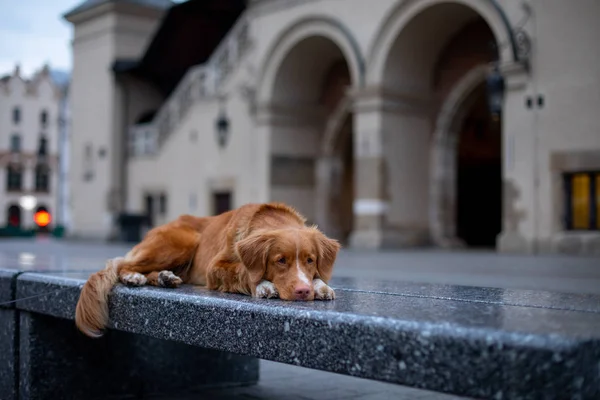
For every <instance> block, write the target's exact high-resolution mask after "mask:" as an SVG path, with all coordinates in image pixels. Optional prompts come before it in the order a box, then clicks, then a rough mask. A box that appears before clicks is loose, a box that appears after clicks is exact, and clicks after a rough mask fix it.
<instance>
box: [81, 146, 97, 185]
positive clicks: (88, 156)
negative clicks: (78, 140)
mask: <svg viewBox="0 0 600 400" xmlns="http://www.w3.org/2000/svg"><path fill="white" fill-rule="evenodd" d="M92 154H93V153H92V144H91V143H87V144H86V145H85V147H84V154H83V180H84V181H85V182H89V181H91V180H92V179H94V166H93V162H94V161H93V159H92Z"/></svg>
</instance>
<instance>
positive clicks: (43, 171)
mask: <svg viewBox="0 0 600 400" xmlns="http://www.w3.org/2000/svg"><path fill="white" fill-rule="evenodd" d="M35 191H36V192H44V193H48V192H49V191H50V168H48V166H47V165H45V164H38V165H36V167H35Z"/></svg>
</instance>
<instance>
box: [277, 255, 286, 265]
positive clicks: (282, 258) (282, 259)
mask: <svg viewBox="0 0 600 400" xmlns="http://www.w3.org/2000/svg"><path fill="white" fill-rule="evenodd" d="M277 262H278V263H279V264H285V263H286V262H285V257H281V258H280V259H279V260H277Z"/></svg>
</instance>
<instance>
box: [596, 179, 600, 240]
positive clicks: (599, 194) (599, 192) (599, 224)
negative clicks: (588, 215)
mask: <svg viewBox="0 0 600 400" xmlns="http://www.w3.org/2000/svg"><path fill="white" fill-rule="evenodd" d="M596 229H600V173H597V174H596Z"/></svg>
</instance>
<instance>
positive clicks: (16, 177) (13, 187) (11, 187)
mask: <svg viewBox="0 0 600 400" xmlns="http://www.w3.org/2000/svg"><path fill="white" fill-rule="evenodd" d="M6 172H7V177H6V190H7V191H9V192H16V191H20V190H21V188H22V184H23V179H22V178H23V173H22V171H21V168H20V167H18V166H14V165H9V166H8V168H7V169H6Z"/></svg>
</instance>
